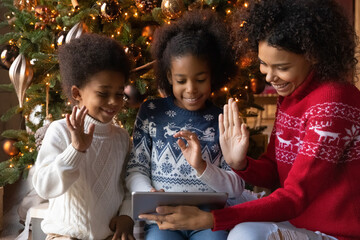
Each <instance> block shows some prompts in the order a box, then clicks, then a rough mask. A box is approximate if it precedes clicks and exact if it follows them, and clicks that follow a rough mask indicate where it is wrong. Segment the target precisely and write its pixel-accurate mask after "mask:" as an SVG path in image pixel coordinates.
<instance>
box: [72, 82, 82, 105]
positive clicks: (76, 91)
mask: <svg viewBox="0 0 360 240" xmlns="http://www.w3.org/2000/svg"><path fill="white" fill-rule="evenodd" d="M71 97H72V98H73V99H74V100H76V101H78V102H79V101H80V100H81V93H80V89H79V88H78V87H77V86H75V85H73V86H72V87H71Z"/></svg>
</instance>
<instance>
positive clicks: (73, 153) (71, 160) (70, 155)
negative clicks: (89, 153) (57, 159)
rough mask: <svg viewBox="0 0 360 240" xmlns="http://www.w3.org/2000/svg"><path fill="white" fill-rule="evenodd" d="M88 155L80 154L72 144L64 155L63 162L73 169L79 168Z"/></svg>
mask: <svg viewBox="0 0 360 240" xmlns="http://www.w3.org/2000/svg"><path fill="white" fill-rule="evenodd" d="M85 155H86V153H83V152H79V151H78V150H76V149H75V148H74V147H73V146H72V145H71V144H69V146H68V147H67V148H66V149H65V150H64V152H63V153H62V159H63V162H64V163H65V164H66V165H69V166H71V167H73V168H77V167H78V166H79V164H80V162H81V161H83V160H84V158H85Z"/></svg>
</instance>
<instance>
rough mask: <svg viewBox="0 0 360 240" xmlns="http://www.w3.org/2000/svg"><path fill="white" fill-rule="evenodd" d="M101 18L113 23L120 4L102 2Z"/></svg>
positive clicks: (109, 0)
mask: <svg viewBox="0 0 360 240" xmlns="http://www.w3.org/2000/svg"><path fill="white" fill-rule="evenodd" d="M100 13H101V15H100V16H101V18H103V19H105V20H107V21H113V20H114V19H116V18H117V17H118V16H119V15H120V4H119V2H118V1H115V0H106V1H103V2H102V3H101V5H100Z"/></svg>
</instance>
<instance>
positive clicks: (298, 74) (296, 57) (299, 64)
mask: <svg viewBox="0 0 360 240" xmlns="http://www.w3.org/2000/svg"><path fill="white" fill-rule="evenodd" d="M258 54H259V60H260V72H261V73H263V74H265V75H266V81H267V82H268V83H270V84H271V85H272V86H273V87H274V88H275V90H276V91H277V93H278V94H279V95H280V96H283V97H285V96H289V95H290V94H291V93H293V92H294V91H295V89H296V88H297V87H299V86H300V85H301V84H302V83H303V82H304V80H305V79H306V77H307V76H308V74H309V73H310V71H311V69H312V64H311V63H310V62H309V61H308V60H307V59H306V58H305V56H304V55H300V54H296V53H293V52H289V51H286V50H282V49H278V48H275V47H272V46H270V45H268V43H267V42H266V41H261V42H259V52H258Z"/></svg>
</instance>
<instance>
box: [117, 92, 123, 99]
mask: <svg viewBox="0 0 360 240" xmlns="http://www.w3.org/2000/svg"><path fill="white" fill-rule="evenodd" d="M124 96H125V94H123V93H117V94H116V97H118V98H124Z"/></svg>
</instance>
